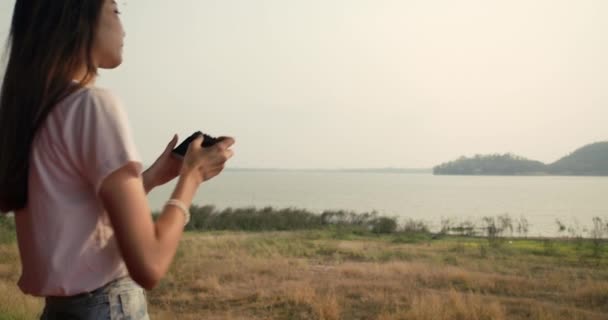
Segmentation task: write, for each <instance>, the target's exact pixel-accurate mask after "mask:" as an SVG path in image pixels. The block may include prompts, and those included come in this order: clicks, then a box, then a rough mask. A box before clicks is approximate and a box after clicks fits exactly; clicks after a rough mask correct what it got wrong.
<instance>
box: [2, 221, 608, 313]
mask: <svg viewBox="0 0 608 320" xmlns="http://www.w3.org/2000/svg"><path fill="white" fill-rule="evenodd" d="M607 256H608V254H606V253H605V252H604V248H603V244H601V246H600V250H598V249H597V246H596V245H594V244H593V242H592V241H591V240H581V239H579V240H578V241H562V240H540V239H539V240H523V239H511V240H508V239H501V240H500V241H491V242H489V241H488V240H487V239H484V238H475V237H455V236H444V237H440V238H439V239H432V238H431V236H430V235H429V234H412V233H396V234H389V235H375V234H364V235H360V234H358V233H353V232H350V231H348V230H341V229H340V228H336V229H328V230H309V231H286V232H247V233H245V232H234V231H224V232H188V233H186V235H185V236H184V239H183V241H182V244H181V246H180V249H179V251H178V254H177V256H176V259H175V261H174V263H173V265H172V267H171V270H170V272H169V274H168V275H167V276H166V277H165V278H164V279H163V280H162V282H161V283H160V285H159V286H158V287H157V288H156V289H154V290H152V291H150V292H148V301H149V309H150V315H151V318H152V319H171V320H175V319H421V320H422V319H425V320H426V319H428V320H431V319H433V320H434V319H462V320H465V319H466V320H468V319H473V320H475V319H480V320H481V319H514V320H517V319H551V320H560V319H563V320H566V319H568V320H571V319H608V257H607ZM19 270H20V266H19V259H18V252H17V247H16V244H15V243H11V242H6V243H4V244H0V319H2V320H6V319H35V318H36V317H37V316H38V314H39V313H40V309H41V308H42V302H41V300H39V299H35V298H31V297H26V296H23V295H22V294H21V293H20V291H19V290H18V289H17V288H16V286H15V283H16V281H17V278H18V275H19Z"/></svg>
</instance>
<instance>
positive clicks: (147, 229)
mask: <svg viewBox="0 0 608 320" xmlns="http://www.w3.org/2000/svg"><path fill="white" fill-rule="evenodd" d="M199 184H200V181H197V180H196V177H195V175H188V174H185V175H181V176H180V177H179V180H178V182H177V185H176V187H175V190H174V192H173V194H172V196H171V198H175V199H179V200H181V201H183V202H184V203H185V204H186V205H188V206H189V205H190V204H191V202H192V198H193V196H194V194H195V192H196V190H197V189H198V186H199ZM99 194H100V197H101V199H102V201H103V203H104V206H105V208H106V210H107V212H108V215H109V217H110V220H111V221H112V225H113V227H114V232H115V236H116V240H117V242H118V245H119V247H120V251H121V253H122V256H123V259H124V260H125V264H126V266H127V269H128V270H129V274H130V275H131V278H133V280H134V281H135V282H137V283H138V284H139V285H140V286H142V287H144V288H145V289H147V290H150V289H152V288H154V287H155V286H156V285H157V284H158V282H159V281H160V279H161V278H162V277H163V276H164V275H165V273H166V272H167V270H168V269H169V266H170V264H171V261H172V260H173V256H174V255H175V252H176V250H177V246H178V244H179V241H180V239H181V236H182V233H183V229H184V222H185V220H184V215H183V214H182V212H181V211H180V210H179V208H177V207H174V206H166V207H165V208H164V210H163V211H162V214H161V215H160V217H159V218H158V220H157V221H156V223H154V221H153V220H152V216H151V214H150V207H149V205H148V200H147V198H146V192H145V190H144V187H143V182H142V178H141V177H140V176H139V175H138V173H137V169H136V167H135V166H133V165H131V164H128V165H126V166H124V167H122V168H121V169H119V170H117V171H115V172H113V173H112V174H111V175H110V176H108V177H107V178H106V179H105V180H104V182H103V184H102V186H101V189H100V191H99Z"/></svg>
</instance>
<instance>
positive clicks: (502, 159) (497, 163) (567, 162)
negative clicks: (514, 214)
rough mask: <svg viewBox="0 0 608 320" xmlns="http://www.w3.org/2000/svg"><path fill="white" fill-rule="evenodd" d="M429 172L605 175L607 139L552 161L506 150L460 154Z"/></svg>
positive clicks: (606, 171)
mask: <svg viewBox="0 0 608 320" xmlns="http://www.w3.org/2000/svg"><path fill="white" fill-rule="evenodd" d="M433 174H437V175H442V174H445V175H549V174H550V175H595V176H608V142H597V143H593V144H590V145H587V146H584V147H582V148H580V149H578V150H576V151H574V152H573V153H571V154H569V155H567V156H565V157H563V158H561V159H560V160H558V161H556V162H554V163H552V164H545V163H542V162H540V161H536V160H530V159H526V158H524V157H520V156H517V155H513V154H510V153H507V154H492V155H476V156H474V157H471V158H467V157H460V158H459V159H457V160H454V161H450V162H446V163H443V164H440V165H438V166H436V167H434V168H433Z"/></svg>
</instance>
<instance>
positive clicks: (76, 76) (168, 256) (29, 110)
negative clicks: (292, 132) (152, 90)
mask: <svg viewBox="0 0 608 320" xmlns="http://www.w3.org/2000/svg"><path fill="white" fill-rule="evenodd" d="M119 14H120V12H119V11H118V8H117V4H116V2H115V1H112V0H54V1H33V0H16V3H15V8H14V13H13V20H12V24H11V34H10V39H9V40H10V42H9V44H10V47H9V50H10V52H9V56H8V64H7V68H6V74H5V76H4V82H3V84H2V91H1V92H0V95H1V100H0V212H9V211H13V212H14V213H15V222H16V226H17V240H18V245H19V252H20V256H21V261H22V274H21V277H20V279H19V282H18V285H19V287H20V288H21V290H22V291H23V292H24V293H26V294H31V295H34V296H41V297H45V308H44V311H43V314H42V319H93V318H94V319H123V318H125V319H148V315H147V307H146V300H145V293H144V290H143V289H147V290H150V289H152V288H154V287H155V286H156V285H157V284H158V282H159V280H160V279H161V278H162V277H163V276H164V275H165V273H166V272H167V270H168V268H169V265H170V264H171V261H172V259H173V257H174V255H175V252H176V249H177V246H178V243H179V240H180V238H181V235H182V232H183V227H184V225H185V224H186V223H187V221H188V219H189V212H188V206H190V204H191V201H192V198H193V196H194V194H195V193H196V191H197V189H198V187H199V185H200V184H201V183H203V182H204V181H207V180H209V179H211V178H212V177H214V176H216V175H218V174H219V173H220V172H221V171H222V169H223V167H224V164H225V162H226V161H227V160H228V159H229V158H231V157H232V155H233V152H232V150H231V149H230V147H231V146H232V145H233V143H234V139H232V138H226V139H224V140H223V141H222V142H220V143H218V144H216V145H215V146H213V147H210V148H204V149H203V148H201V143H202V139H203V138H202V137H199V138H197V139H196V140H194V142H193V143H192V144H191V145H190V147H189V149H188V152H187V153H186V155H185V157H184V159H183V161H182V160H179V159H176V158H173V156H172V155H171V150H172V149H173V148H174V146H175V144H176V142H177V136H174V137H173V139H172V140H171V141H170V142H169V144H168V145H167V147H166V149H165V150H164V152H163V153H162V154H161V156H160V157H159V158H158V159H157V160H156V162H155V163H154V164H153V165H152V166H151V167H150V168H149V169H148V170H146V171H144V172H142V171H141V159H140V157H139V154H138V152H137V150H136V148H135V145H134V143H133V140H132V137H131V132H130V128H129V124H128V119H127V116H126V114H125V112H124V109H123V107H122V105H121V103H120V100H118V99H117V98H116V97H115V96H114V95H112V93H111V92H109V91H107V90H104V89H100V88H97V87H95V78H96V75H97V69H98V68H104V69H112V68H116V67H118V66H119V65H120V64H121V62H122V42H123V38H124V31H123V28H122V24H121V22H120V19H119ZM176 177H177V178H178V182H177V185H176V186H175V190H174V191H173V193H172V195H171V199H170V200H169V201H167V203H166V205H165V206H164V208H163V211H162V214H161V215H160V217H159V218H158V219H157V221H156V222H154V221H153V220H152V218H151V215H150V208H149V206H148V202H147V199H146V192H148V191H150V190H151V189H152V188H154V187H155V186H158V185H161V184H164V183H166V182H168V181H170V180H172V179H173V178H176Z"/></svg>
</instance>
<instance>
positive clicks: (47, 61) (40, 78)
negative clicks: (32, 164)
mask: <svg viewBox="0 0 608 320" xmlns="http://www.w3.org/2000/svg"><path fill="white" fill-rule="evenodd" d="M103 4H104V0H16V2H15V7H14V10H13V19H12V23H11V29H10V35H9V38H8V41H7V53H8V62H7V65H6V73H5V74H4V80H3V82H2V89H1V91H0V213H6V212H9V211H16V210H18V209H21V208H23V207H25V206H26V204H27V190H28V171H29V158H30V150H31V145H32V142H33V140H34V137H35V135H36V132H37V131H38V129H39V128H40V126H41V125H42V123H43V121H44V120H45V119H46V117H47V115H48V114H49V113H50V112H51V110H52V109H53V107H54V106H55V105H57V103H58V102H59V101H61V100H62V99H63V98H65V97H66V96H68V95H69V94H71V93H73V92H74V91H75V90H77V89H78V88H79V87H80V86H82V85H84V84H86V83H88V82H89V81H90V80H91V79H92V78H93V77H94V76H95V75H96V74H97V68H96V66H95V64H94V62H93V59H92V56H91V51H92V48H93V43H94V37H95V34H96V31H97V27H98V24H99V18H100V16H101V10H102V8H103ZM83 66H86V68H87V72H86V75H85V76H84V78H83V79H77V80H79V81H80V82H79V83H80V84H79V85H74V84H73V80H74V79H73V77H74V76H75V74H76V73H77V72H78V71H79V70H81V68H82V67H83Z"/></svg>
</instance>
